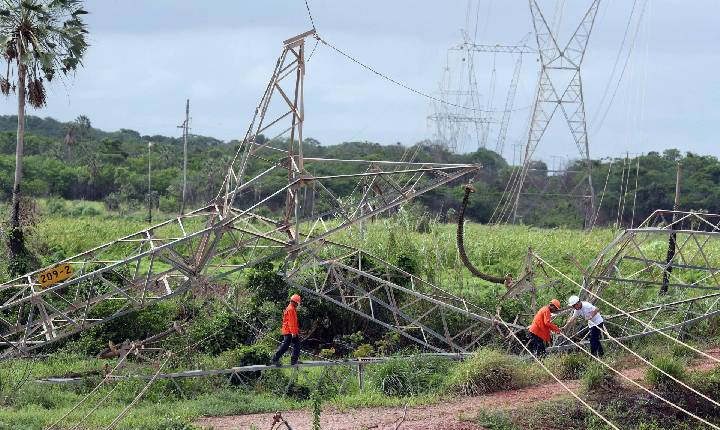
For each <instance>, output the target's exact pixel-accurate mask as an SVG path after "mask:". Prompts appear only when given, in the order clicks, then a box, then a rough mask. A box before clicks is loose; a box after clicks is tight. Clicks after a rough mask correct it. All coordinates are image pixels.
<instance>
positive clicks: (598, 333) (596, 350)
mask: <svg viewBox="0 0 720 430" xmlns="http://www.w3.org/2000/svg"><path fill="white" fill-rule="evenodd" d="M602 328H603V323H600V324H598V325H596V326H593V327H590V353H591V354H592V355H594V356H595V357H602V356H603V354H605V351H603V347H602V343H600V339H601V338H602Z"/></svg>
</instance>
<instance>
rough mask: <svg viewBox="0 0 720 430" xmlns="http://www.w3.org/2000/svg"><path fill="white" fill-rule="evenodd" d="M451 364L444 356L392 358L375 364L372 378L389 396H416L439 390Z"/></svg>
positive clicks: (379, 388) (380, 389)
mask: <svg viewBox="0 0 720 430" xmlns="http://www.w3.org/2000/svg"><path fill="white" fill-rule="evenodd" d="M449 366H450V362H449V361H448V360H447V359H442V358H422V357H420V358H415V359H412V360H403V359H400V358H398V359H392V360H389V361H387V362H385V363H383V364H380V365H377V366H375V369H373V370H372V373H371V375H370V380H371V382H372V384H373V386H375V387H376V388H377V389H378V390H379V391H381V392H382V393H383V394H385V395H387V396H415V395H419V394H426V393H430V392H433V391H436V390H439V389H440V387H441V386H442V381H443V378H444V377H445V376H446V372H447V369H448V368H449Z"/></svg>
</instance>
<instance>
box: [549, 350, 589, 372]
mask: <svg viewBox="0 0 720 430" xmlns="http://www.w3.org/2000/svg"><path fill="white" fill-rule="evenodd" d="M590 360H591V358H590V357H588V356H587V355H585V354H580V353H574V352H573V353H568V354H558V355H551V356H550V357H548V358H547V359H545V365H546V366H547V367H548V369H550V371H552V372H553V373H554V374H555V375H557V376H558V377H559V378H560V379H580V377H581V376H582V374H583V372H584V371H585V370H586V369H587V368H588V366H589V365H590V364H591V363H590Z"/></svg>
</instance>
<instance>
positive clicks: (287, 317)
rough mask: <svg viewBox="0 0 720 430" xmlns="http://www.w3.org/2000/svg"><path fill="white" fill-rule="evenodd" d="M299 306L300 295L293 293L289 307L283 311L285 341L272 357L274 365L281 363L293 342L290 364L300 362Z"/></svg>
mask: <svg viewBox="0 0 720 430" xmlns="http://www.w3.org/2000/svg"><path fill="white" fill-rule="evenodd" d="M298 306H300V295H299V294H293V295H292V297H290V303H289V304H288V305H287V308H285V312H283V320H282V335H283V341H282V343H281V344H280V347H279V348H278V350H277V351H276V352H275V355H274V356H273V358H272V364H273V365H274V366H279V365H280V358H281V357H282V356H283V354H285V352H286V351H287V350H288V348H289V347H290V343H292V347H293V350H292V355H291V356H290V364H291V365H293V366H294V365H296V364H297V362H298V357H299V356H300V337H299V335H300V326H299V325H298V317H297V310H296V308H297V307H298Z"/></svg>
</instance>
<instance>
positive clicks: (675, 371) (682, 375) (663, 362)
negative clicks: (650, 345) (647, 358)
mask: <svg viewBox="0 0 720 430" xmlns="http://www.w3.org/2000/svg"><path fill="white" fill-rule="evenodd" d="M651 363H652V364H653V365H654V366H655V367H657V369H660V370H662V372H661V371H660V370H657V369H655V368H654V367H648V369H647V370H646V371H645V380H646V381H647V382H648V383H649V384H650V385H651V386H652V387H653V388H655V389H657V390H660V391H663V392H668V391H672V390H673V388H674V387H675V386H676V385H677V383H676V382H675V381H673V380H672V379H671V378H670V377H668V376H667V375H665V374H663V372H665V373H666V374H668V375H670V376H672V377H674V378H675V379H677V380H680V381H683V380H685V379H686V378H687V372H686V370H685V365H684V364H683V362H682V361H680V359H678V358H676V357H673V356H670V355H662V356H660V357H657V358H656V359H654V360H652V362H651Z"/></svg>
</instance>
